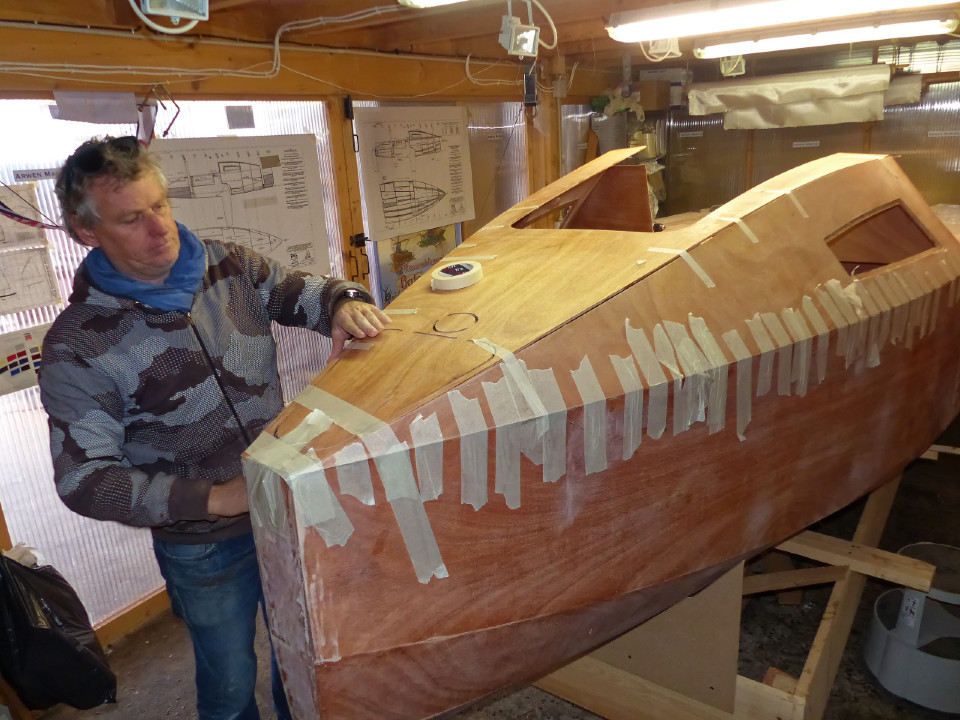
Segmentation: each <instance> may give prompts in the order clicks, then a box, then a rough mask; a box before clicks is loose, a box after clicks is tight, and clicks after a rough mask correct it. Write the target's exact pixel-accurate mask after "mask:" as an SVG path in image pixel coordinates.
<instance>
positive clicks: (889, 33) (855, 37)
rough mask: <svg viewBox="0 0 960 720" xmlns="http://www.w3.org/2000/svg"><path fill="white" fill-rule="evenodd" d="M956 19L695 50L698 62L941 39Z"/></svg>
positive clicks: (734, 42) (754, 40)
mask: <svg viewBox="0 0 960 720" xmlns="http://www.w3.org/2000/svg"><path fill="white" fill-rule="evenodd" d="M957 25H958V22H957V18H956V16H952V15H948V17H945V18H927V19H924V20H912V21H906V22H892V23H878V24H876V25H865V26H857V27H846V28H836V29H817V30H812V31H810V32H806V33H793V34H790V35H775V36H769V37H753V38H742V39H734V38H729V39H723V40H725V41H724V42H720V41H719V40H721V39H720V38H718V41H717V42H711V44H709V45H707V44H705V43H703V44H700V43H698V45H697V46H696V47H694V49H693V54H694V55H695V56H697V57H698V58H722V57H728V56H736V55H747V54H749V53H759V52H774V51H776V50H795V49H797V48H809V47H824V46H827V45H846V44H848V43H855V42H870V41H873V40H889V39H890V38H906V37H920V36H924V35H942V34H943V33H950V32H953V31H954V30H956V29H957Z"/></svg>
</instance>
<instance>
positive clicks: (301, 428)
mask: <svg viewBox="0 0 960 720" xmlns="http://www.w3.org/2000/svg"><path fill="white" fill-rule="evenodd" d="M331 425H333V420H331V419H330V418H329V417H328V416H327V414H326V413H324V412H323V411H322V410H311V411H310V412H309V413H307V416H306V417H305V418H304V419H303V420H301V421H300V424H299V425H297V426H296V427H295V428H294V429H293V430H291V431H290V432H288V433H287V434H286V435H284V436H283V441H284V442H285V443H287V445H289V446H290V447H292V448H296V449H297V450H300V449H302V448H303V446H304V445H308V444H309V443H311V442H312V441H313V440H314V438H316V437H317V436H318V435H321V434H323V433H325V432H326V431H327V430H329V429H330V426H331Z"/></svg>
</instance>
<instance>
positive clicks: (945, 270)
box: [934, 257, 954, 307]
mask: <svg viewBox="0 0 960 720" xmlns="http://www.w3.org/2000/svg"><path fill="white" fill-rule="evenodd" d="M934 267H936V268H937V270H939V271H940V272H941V274H942V279H941V280H940V284H941V285H942V286H943V287H946V286H947V285H950V287H949V288H947V305H948V307H953V303H954V297H953V285H952V284H953V281H954V277H953V275H952V273H951V272H950V266H949V265H947V261H946V258H942V257H941V258H940V261H939V262H938V263H937V264H936V265H935V266H934Z"/></svg>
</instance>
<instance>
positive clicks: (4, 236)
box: [0, 183, 48, 250]
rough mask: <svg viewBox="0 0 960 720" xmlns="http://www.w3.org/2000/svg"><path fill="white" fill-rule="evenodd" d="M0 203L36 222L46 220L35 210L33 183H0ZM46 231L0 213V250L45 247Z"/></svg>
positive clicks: (35, 201)
mask: <svg viewBox="0 0 960 720" xmlns="http://www.w3.org/2000/svg"><path fill="white" fill-rule="evenodd" d="M0 203H2V204H3V205H4V206H6V207H7V208H8V209H9V210H11V211H12V212H15V213H16V214H17V215H20V216H22V217H25V218H30V219H32V220H35V221H36V222H38V223H42V222H47V220H46V219H45V218H43V217H41V216H40V211H39V210H37V207H38V205H39V203H38V202H37V188H36V185H34V183H22V184H19V185H0ZM47 244H48V242H47V233H46V232H45V231H44V230H43V228H40V227H34V226H32V225H26V224H24V223H21V222H17V221H16V220H13V219H11V218H8V217H4V216H3V215H0V250H11V249H13V248H23V247H45V246H46V245H47Z"/></svg>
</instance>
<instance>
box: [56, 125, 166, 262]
mask: <svg viewBox="0 0 960 720" xmlns="http://www.w3.org/2000/svg"><path fill="white" fill-rule="evenodd" d="M122 139H123V140H126V138H122ZM114 140H115V138H111V137H106V138H104V139H102V140H98V139H96V138H94V139H92V140H88V141H87V142H85V143H83V144H82V145H81V146H80V147H78V148H77V149H76V150H75V151H74V152H73V154H72V155H71V156H70V157H69V158H67V161H66V162H65V163H64V164H63V168H62V169H61V170H60V174H59V175H58V176H57V184H56V193H57V199H58V200H59V201H60V210H61V213H62V224H63V227H64V229H65V230H66V231H67V234H68V235H70V237H72V238H73V239H74V240H76V241H77V242H78V243H80V244H81V245H86V243H84V242H83V240H82V239H81V238H80V236H79V235H78V234H77V231H76V229H75V228H74V224H75V223H77V224H79V225H81V226H83V227H94V226H96V224H97V223H98V222H100V213H99V212H98V210H97V207H96V203H95V202H94V199H93V197H91V194H90V190H91V188H92V186H93V184H94V182H96V181H97V180H99V179H100V178H109V179H110V180H112V181H113V182H115V183H117V184H119V185H125V184H127V183H129V182H134V181H136V180H139V179H140V178H142V177H143V176H144V175H145V174H146V173H153V174H154V176H155V177H156V178H157V180H158V181H159V183H160V185H161V187H162V188H163V191H164V192H166V191H167V177H166V175H164V174H163V168H162V167H161V166H160V161H159V159H158V158H157V156H156V155H155V154H154V153H152V152H151V151H150V150H149V149H148V148H147V147H145V146H144V145H141V144H140V143H136V144H132V143H131V146H132V147H134V148H135V151H134V152H130V151H129V148H127V147H119V146H118V145H117V144H116V143H115V142H112V141H114ZM98 152H99V159H102V162H100V163H99V167H98V169H96V170H94V171H92V172H88V171H85V170H84V169H83V167H82V166H81V165H82V163H81V162H80V161H78V157H81V156H88V155H92V156H93V157H94V158H96V154H97V153H98Z"/></svg>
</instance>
